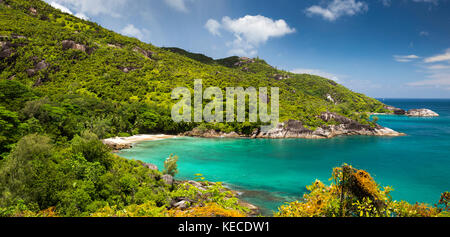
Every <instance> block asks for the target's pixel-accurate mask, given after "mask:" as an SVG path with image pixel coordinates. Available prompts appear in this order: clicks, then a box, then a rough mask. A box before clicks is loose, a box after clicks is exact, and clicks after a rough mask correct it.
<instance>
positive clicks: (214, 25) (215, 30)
mask: <svg viewBox="0 0 450 237" xmlns="http://www.w3.org/2000/svg"><path fill="white" fill-rule="evenodd" d="M220 27H221V25H220V23H219V22H218V21H216V20H214V19H209V20H208V21H207V22H206V24H205V28H206V29H207V30H208V31H209V32H210V33H211V34H213V35H216V36H220Z"/></svg>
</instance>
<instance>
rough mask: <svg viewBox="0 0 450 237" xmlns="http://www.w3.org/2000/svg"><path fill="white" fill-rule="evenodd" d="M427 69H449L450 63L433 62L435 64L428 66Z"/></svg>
mask: <svg viewBox="0 0 450 237" xmlns="http://www.w3.org/2000/svg"><path fill="white" fill-rule="evenodd" d="M427 69H429V70H444V69H450V65H444V64H435V65H431V66H428V67H427Z"/></svg>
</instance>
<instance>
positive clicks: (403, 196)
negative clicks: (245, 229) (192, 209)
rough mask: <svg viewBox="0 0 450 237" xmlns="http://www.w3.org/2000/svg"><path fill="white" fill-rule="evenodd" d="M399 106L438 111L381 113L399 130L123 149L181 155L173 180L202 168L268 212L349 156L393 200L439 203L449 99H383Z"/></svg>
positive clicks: (447, 182)
mask: <svg viewBox="0 0 450 237" xmlns="http://www.w3.org/2000/svg"><path fill="white" fill-rule="evenodd" d="M382 102H384V103H386V104H389V105H392V106H396V107H399V108H402V109H411V108H429V109H432V110H433V111H436V112H437V113H439V114H440V115H441V116H440V117H437V118H410V117H406V116H395V115H378V117H379V123H380V124H381V125H382V126H386V127H389V128H392V129H394V130H396V131H399V132H403V133H406V134H407V136H403V137H369V136H352V137H337V138H332V139H322V140H308V139H279V140H277V139H228V138H217V139H208V138H190V137H180V138H174V139H167V140H159V141H149V142H142V143H139V144H137V145H136V146H135V147H134V148H132V149H128V150H122V151H120V152H119V155H120V156H123V157H126V158H130V159H137V160H142V161H144V162H149V163H153V164H156V165H158V167H160V169H161V168H162V167H163V162H164V160H165V158H167V157H168V156H169V155H170V154H175V155H178V156H179V161H178V169H179V174H178V176H177V177H176V178H177V179H193V178H194V174H197V173H200V174H203V175H204V176H205V177H206V179H207V180H210V181H222V182H224V183H226V184H227V185H229V186H230V187H231V188H234V189H236V190H239V191H242V192H243V196H242V197H243V199H244V200H246V201H249V202H251V203H253V204H255V205H257V206H259V207H261V208H262V210H263V213H264V214H270V213H271V212H272V211H275V210H276V209H277V207H278V206H280V205H282V204H283V203H284V202H286V201H292V200H295V199H300V198H301V196H302V195H303V193H304V192H306V188H305V186H306V185H310V184H311V183H312V182H314V180H316V179H319V180H321V181H323V182H325V183H330V181H329V180H328V179H329V178H330V177H331V171H332V168H333V167H337V166H340V165H342V164H343V163H348V164H351V165H353V166H354V167H356V168H359V169H364V170H367V171H368V172H369V173H370V174H371V175H372V176H373V177H374V178H375V180H376V181H377V182H378V183H379V184H380V185H383V186H387V185H389V186H391V187H393V188H394V191H393V192H392V193H391V194H392V197H393V199H394V200H405V201H408V202H412V203H414V202H416V201H417V202H427V203H430V204H434V203H436V202H437V201H438V200H439V198H440V195H441V193H442V192H444V191H449V190H450V172H449V170H450V169H449V168H450V100H418V99H415V100H414V99H407V100H401V99H396V100H393V99H391V100H384V101H382Z"/></svg>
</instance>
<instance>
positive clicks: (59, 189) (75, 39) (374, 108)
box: [0, 0, 438, 216]
mask: <svg viewBox="0 0 450 237" xmlns="http://www.w3.org/2000/svg"><path fill="white" fill-rule="evenodd" d="M0 47H1V51H0V184H1V185H0V194H1V197H0V216H245V215H249V213H250V211H249V210H248V208H246V207H245V205H242V203H241V202H240V201H239V200H238V199H237V197H236V195H235V194H234V193H233V192H231V191H229V190H226V189H225V188H224V187H223V186H222V184H220V183H215V184H213V183H209V182H206V181H204V180H203V177H200V178H199V182H202V183H204V184H205V185H204V187H200V188H199V187H195V186H193V185H191V184H189V183H186V182H175V183H171V182H167V180H165V179H163V176H164V174H170V175H172V176H174V175H175V174H176V165H174V164H173V163H172V164H170V162H174V160H172V159H168V160H167V161H168V165H167V167H166V168H165V169H164V170H163V171H161V172H160V171H158V170H154V169H149V168H148V167H147V166H146V164H143V163H142V162H140V161H133V160H126V159H123V158H121V157H118V156H116V155H114V154H112V153H111V152H110V150H109V149H108V148H107V147H105V146H104V145H103V144H102V142H101V141H100V139H103V138H107V137H112V136H117V135H118V136H130V135H135V134H142V133H156V132H158V133H167V134H178V133H181V132H185V131H189V130H191V129H193V128H195V127H197V126H199V125H201V124H198V123H175V122H173V121H172V119H171V114H170V113H171V110H170V108H171V107H172V105H173V104H174V103H176V101H173V100H171V91H172V89H174V88H176V87H178V86H185V87H188V88H193V83H194V79H197V78H200V79H203V84H204V86H205V87H206V86H216V87H219V88H222V89H224V88H226V87H244V88H246V87H250V86H252V87H255V88H258V87H279V88H280V117H281V120H282V121H284V120H287V119H297V120H299V121H301V122H302V123H303V124H304V125H305V126H307V127H308V128H311V129H314V128H317V127H319V126H321V125H323V124H324V123H326V122H324V121H323V120H320V119H318V118H317V115H319V114H320V113H321V112H325V111H330V112H335V113H337V114H340V115H343V116H346V117H349V118H352V119H354V120H357V121H358V122H360V123H362V124H368V125H374V122H373V121H370V119H369V116H368V114H367V113H369V112H387V111H386V109H385V107H384V104H382V103H381V102H379V101H377V100H375V99H372V98H369V97H366V96H364V95H362V94H359V93H355V92H352V91H351V90H349V89H347V88H345V87H343V86H342V85H339V84H338V83H336V82H334V81H332V80H328V79H325V78H322V77H318V76H314V75H306V74H294V73H290V72H286V71H283V70H278V69H276V68H274V67H272V66H270V65H268V64H267V63H266V62H265V61H264V60H261V59H258V58H256V59H248V58H240V57H229V58H224V59H218V60H215V59H212V58H210V57H207V56H204V55H201V54H194V53H190V52H187V51H185V50H182V49H177V48H159V47H156V46H153V45H151V44H147V43H143V42H140V41H139V40H137V39H135V38H130V37H126V36H122V35H120V34H117V33H115V32H112V31H109V30H107V29H105V28H102V27H101V26H99V25H97V24H95V23H93V22H89V21H85V20H82V19H79V18H76V17H74V16H72V15H70V14H66V13H63V12H61V11H59V10H56V9H54V8H52V7H51V6H49V5H48V4H46V3H45V2H43V1H39V0H0ZM330 97H331V98H332V100H330V99H329V98H330ZM258 125H259V124H258V123H249V122H246V123H217V124H208V125H205V124H203V126H209V127H211V128H213V129H216V130H220V131H224V132H230V131H236V132H238V133H244V134H245V133H249V132H250V131H252V129H253V128H255V127H256V126H258ZM175 161H176V160H175ZM314 190H315V189H314ZM314 190H313V192H314ZM181 197H184V198H186V197H189V200H190V202H189V203H188V204H187V205H188V206H187V207H186V209H184V210H180V209H177V208H173V203H174V202H175V201H177V200H180V198H181ZM367 205H369V204H367ZM405 205H406V204H405ZM408 205H409V204H408ZM432 209H433V208H432ZM286 210H288V208H287V207H283V209H282V210H281V211H280V213H279V214H278V215H292V213H291V212H289V213H288V212H287V211H286ZM433 210H437V209H433ZM286 213H288V214H286ZM377 213H378V212H377ZM437 213H438V211H436V215H437ZM335 214H336V213H333V215H335ZM302 215H303V214H302ZM324 215H325V214H324Z"/></svg>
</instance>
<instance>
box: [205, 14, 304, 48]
mask: <svg viewBox="0 0 450 237" xmlns="http://www.w3.org/2000/svg"><path fill="white" fill-rule="evenodd" d="M205 27H206V28H207V29H208V30H209V32H210V33H211V34H213V35H220V32H219V29H220V28H222V29H224V30H226V31H228V32H230V33H232V34H233V36H234V38H235V39H234V40H233V41H232V42H228V43H227V46H228V47H230V48H231V49H230V51H229V52H228V53H229V54H230V55H238V56H255V55H256V54H257V53H258V51H257V48H258V46H259V45H261V44H264V43H265V42H267V41H268V40H269V39H270V38H275V37H282V36H284V35H287V34H291V33H294V32H295V29H294V28H291V27H289V25H288V24H287V23H286V22H285V21H284V20H283V19H280V20H272V19H271V18H268V17H265V16H261V15H257V16H250V15H246V16H244V17H241V18H238V19H231V18H230V17H228V16H225V17H223V18H222V23H219V22H218V21H216V20H214V19H209V20H208V22H207V23H206V25H205Z"/></svg>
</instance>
